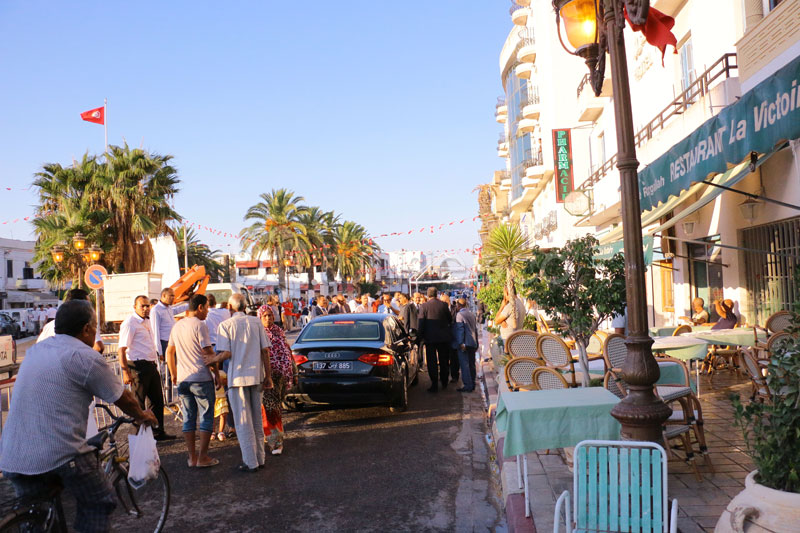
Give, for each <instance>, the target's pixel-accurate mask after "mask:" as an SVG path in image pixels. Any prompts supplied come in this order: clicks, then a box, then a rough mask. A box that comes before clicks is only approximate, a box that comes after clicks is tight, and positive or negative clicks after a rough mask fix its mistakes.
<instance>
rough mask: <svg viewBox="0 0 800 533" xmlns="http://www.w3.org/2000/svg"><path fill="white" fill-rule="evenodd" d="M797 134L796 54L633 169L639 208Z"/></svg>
mask: <svg viewBox="0 0 800 533" xmlns="http://www.w3.org/2000/svg"><path fill="white" fill-rule="evenodd" d="M798 137H800V57H797V58H795V59H794V60H793V61H792V62H791V63H789V64H788V65H786V66H785V67H783V68H781V69H780V70H778V71H777V72H776V73H775V74H773V75H772V76H770V77H769V78H767V79H766V80H764V81H763V82H761V83H759V84H758V85H756V86H755V87H754V88H753V89H752V90H750V91H748V92H747V93H745V94H744V95H742V97H741V98H740V99H739V100H738V101H737V102H736V103H735V104H732V105H729V106H728V107H726V108H725V109H723V110H722V111H721V112H720V113H719V114H718V115H716V116H714V117H712V118H710V119H708V120H707V121H706V122H705V123H703V125H702V126H700V127H699V128H697V129H696V130H695V131H694V132H693V133H692V134H691V135H689V136H688V137H686V138H685V139H683V140H682V141H680V142H679V143H678V144H676V145H675V146H673V147H672V148H670V149H669V150H668V151H667V152H666V153H665V154H664V155H662V156H661V157H659V158H658V159H656V160H655V161H653V162H652V163H650V164H649V165H648V166H647V167H645V168H643V169H642V170H640V171H639V198H640V200H641V208H642V211H649V210H650V209H652V208H654V207H656V206H658V205H659V204H660V203H662V202H666V201H667V200H668V199H669V197H670V196H677V195H679V194H680V193H681V191H684V190H686V189H688V188H689V187H690V186H691V185H692V184H693V183H696V182H700V181H703V180H705V179H708V178H709V177H711V176H712V175H714V174H718V173H723V172H725V171H726V170H728V165H738V164H739V163H741V162H742V161H744V160H745V158H746V157H747V156H748V155H749V154H750V153H751V152H758V153H762V154H763V153H768V152H770V151H772V149H773V148H774V147H775V145H776V144H778V143H779V142H781V141H786V140H792V139H797V138H798Z"/></svg>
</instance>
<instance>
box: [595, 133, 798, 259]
mask: <svg viewBox="0 0 800 533" xmlns="http://www.w3.org/2000/svg"><path fill="white" fill-rule="evenodd" d="M784 146H785V144H784V143H782V144H781V145H780V146H778V147H777V148H775V149H773V150H770V151H769V153H766V154H763V155H761V156H759V158H758V159H757V160H756V167H759V166H761V165H762V164H763V163H764V161H766V160H767V159H769V157H770V156H772V154H774V153H775V152H777V151H778V150H780V149H781V148H783V147H784ZM747 159H748V160H747V161H745V162H743V163H739V164H738V165H736V166H735V167H733V168H730V169H728V170H727V171H725V172H724V173H722V174H717V175H716V176H714V177H713V178H711V179H709V180H707V181H708V182H710V183H711V184H712V185H707V184H705V183H702V182H701V183H695V184H693V185H692V186H691V187H690V188H689V189H688V190H686V191H683V192H682V193H681V194H680V195H678V196H673V197H672V198H670V199H669V200H668V201H667V202H666V203H663V204H661V205H660V206H658V207H656V208H655V209H651V210H650V211H647V212H644V213H642V228H646V227H647V226H650V225H652V224H655V223H657V222H658V221H659V220H660V219H661V218H663V217H664V216H666V215H667V214H668V213H669V212H671V211H673V210H674V209H675V208H676V207H678V206H679V205H681V204H682V203H684V202H685V201H687V200H688V199H690V198H691V197H693V196H694V195H695V194H698V193H699V194H700V198H699V199H698V200H697V201H695V202H694V203H692V204H691V205H689V206H688V207H686V208H685V209H683V210H682V211H681V212H680V213H678V214H677V215H675V216H673V217H672V218H670V220H669V221H667V222H666V223H665V224H663V225H661V226H659V227H657V228H655V229H651V230H649V231H645V232H644V233H647V234H649V235H653V234H654V233H658V232H659V231H661V230H664V229H666V228H669V227H670V226H673V225H675V224H677V223H678V221H680V220H681V219H683V218H685V217H687V216H689V215H690V214H692V213H694V212H695V211H697V210H698V209H700V208H701V207H703V206H705V205H707V204H709V203H710V202H712V201H713V200H714V199H716V198H717V196H719V195H720V194H722V193H723V192H724V191H725V189H723V188H722V187H732V186H733V185H736V184H737V183H739V182H740V181H742V180H743V179H744V178H745V177H747V175H748V174H750V163H751V162H750V158H749V157H748V158H747ZM716 185H720V186H722V187H717V186H716ZM704 187H705V190H703V188H704ZM619 239H622V225H620V226H618V227H617V228H614V229H613V230H612V231H610V232H608V233H606V234H605V235H603V236H601V237H600V244H608V243H613V242H615V241H617V240H619Z"/></svg>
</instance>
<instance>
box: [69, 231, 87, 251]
mask: <svg viewBox="0 0 800 533" xmlns="http://www.w3.org/2000/svg"><path fill="white" fill-rule="evenodd" d="M72 245H73V246H74V247H75V249H76V250H78V251H80V250H83V249H84V248H86V237H84V236H83V233H81V232H80V231H79V232H78V233H76V234H75V235H73V236H72Z"/></svg>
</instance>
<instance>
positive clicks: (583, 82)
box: [578, 72, 592, 98]
mask: <svg viewBox="0 0 800 533" xmlns="http://www.w3.org/2000/svg"><path fill="white" fill-rule="evenodd" d="M591 79H592V77H591V76H590V75H589V73H588V72H587V73H586V75H585V76H584V77H583V78H582V79H581V81H580V83H579V84H578V98H580V97H581V93H582V92H583V90H584V89H585V88H586V87H587V86H588V87H589V88H591V87H590V86H591V83H590V82H591Z"/></svg>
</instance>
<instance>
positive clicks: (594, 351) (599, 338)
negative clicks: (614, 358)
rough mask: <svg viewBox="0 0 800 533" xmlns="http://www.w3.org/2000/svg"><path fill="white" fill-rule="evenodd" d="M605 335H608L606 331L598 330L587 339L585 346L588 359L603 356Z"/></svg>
mask: <svg viewBox="0 0 800 533" xmlns="http://www.w3.org/2000/svg"><path fill="white" fill-rule="evenodd" d="M606 337H608V333H606V332H605V331H599V330H598V331H595V332H594V335H592V338H591V339H589V345H588V346H587V347H586V354H587V355H588V356H589V358H590V359H596V358H602V357H603V344H604V343H605V341H606Z"/></svg>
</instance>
